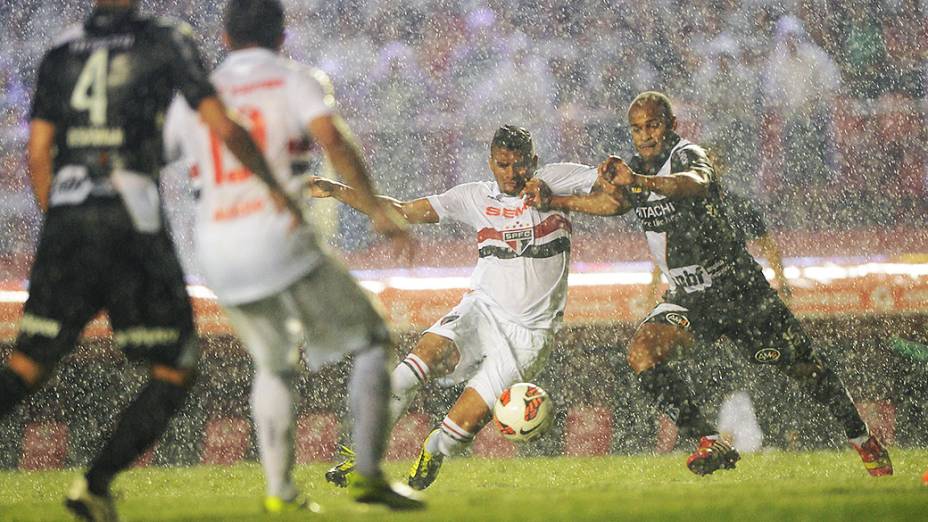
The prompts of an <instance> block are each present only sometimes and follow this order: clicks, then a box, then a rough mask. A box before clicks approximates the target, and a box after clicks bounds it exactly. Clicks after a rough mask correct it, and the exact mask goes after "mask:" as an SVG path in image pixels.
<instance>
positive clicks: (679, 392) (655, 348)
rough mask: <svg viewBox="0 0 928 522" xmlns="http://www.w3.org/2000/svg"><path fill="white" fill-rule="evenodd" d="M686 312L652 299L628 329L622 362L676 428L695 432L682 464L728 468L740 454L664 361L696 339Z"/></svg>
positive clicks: (702, 470) (703, 469) (704, 469)
mask: <svg viewBox="0 0 928 522" xmlns="http://www.w3.org/2000/svg"><path fill="white" fill-rule="evenodd" d="M688 312H689V311H688V310H687V309H686V308H683V307H681V306H677V305H673V304H669V303H662V304H660V305H658V306H657V307H656V308H655V309H654V311H653V312H652V313H651V314H650V315H649V316H648V317H647V318H646V319H645V320H644V322H642V324H641V325H640V326H639V327H638V329H637V330H636V331H635V333H634V334H633V336H632V339H631V341H630V342H629V347H628V364H629V366H630V367H631V369H632V371H633V372H635V375H637V377H638V382H639V384H640V385H641V389H642V390H643V391H644V392H645V394H647V395H648V396H649V397H651V399H652V400H654V402H655V404H656V405H657V407H658V409H659V410H660V411H661V412H663V413H664V414H666V415H667V416H668V417H670V419H672V420H673V421H674V422H675V423H676V425H677V427H678V428H679V430H680V434H681V435H683V436H690V437H697V438H699V444H698V446H697V448H696V451H694V452H693V453H692V454H691V455H690V457H689V459H688V460H687V466H688V467H689V468H690V470H691V471H692V472H693V473H696V474H697V475H707V474H709V473H712V472H714V471H715V470H717V469H730V468H733V467H734V466H735V462H737V461H738V459H739V458H740V456H739V455H738V453H737V452H736V451H735V450H734V449H733V448H732V447H731V446H730V444H728V442H727V441H725V440H723V439H722V438H721V437H720V436H719V433H718V430H717V428H716V427H715V426H713V425H712V424H711V423H710V422H709V420H708V419H707V418H706V417H705V415H704V414H703V412H702V411H701V410H700V408H699V406H698V405H697V404H696V395H695V393H693V390H692V389H691V388H690V387H689V386H688V385H687V383H686V382H685V381H684V380H683V379H682V378H681V377H680V375H679V374H678V373H677V372H675V371H674V369H673V368H671V367H670V365H669V364H667V363H668V361H669V360H670V359H671V358H672V357H673V356H674V354H676V353H679V352H680V351H681V350H686V349H688V348H690V347H692V346H693V344H694V343H695V342H696V338H695V336H694V335H693V333H692V332H691V331H690V328H691V326H692V325H691V322H690V319H689V317H688Z"/></svg>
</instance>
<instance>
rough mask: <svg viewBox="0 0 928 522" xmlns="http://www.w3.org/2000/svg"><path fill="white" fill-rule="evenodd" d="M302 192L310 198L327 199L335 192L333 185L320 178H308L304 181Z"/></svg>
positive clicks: (330, 181) (326, 179)
mask: <svg viewBox="0 0 928 522" xmlns="http://www.w3.org/2000/svg"><path fill="white" fill-rule="evenodd" d="M304 191H305V193H306V195H307V196H309V197H312V198H329V197H332V193H333V192H334V191H335V183H333V182H332V180H330V179H328V178H323V177H322V176H309V178H307V179H306V185H305V187H304Z"/></svg>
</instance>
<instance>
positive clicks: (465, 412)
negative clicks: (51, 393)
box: [407, 386, 490, 490]
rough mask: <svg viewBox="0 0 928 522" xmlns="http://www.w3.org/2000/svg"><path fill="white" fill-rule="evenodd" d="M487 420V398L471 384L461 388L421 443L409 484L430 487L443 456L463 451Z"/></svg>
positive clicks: (454, 454)
mask: <svg viewBox="0 0 928 522" xmlns="http://www.w3.org/2000/svg"><path fill="white" fill-rule="evenodd" d="M489 420H490V406H489V405H488V404H487V401H486V399H484V397H482V396H481V394H480V393H479V392H478V391H477V390H475V389H474V388H472V387H470V386H468V387H466V388H464V391H463V392H462V393H461V395H460V396H459V397H458V400H457V401H455V403H454V406H452V407H451V409H450V410H449V411H448V414H447V415H446V416H445V418H444V419H443V420H442V422H441V426H439V427H438V428H436V429H434V430H432V432H431V433H429V435H428V437H426V439H425V441H424V442H423V443H422V448H420V450H419V456H418V457H417V458H416V460H415V461H414V462H413V465H412V468H411V469H410V470H409V477H408V479H407V480H408V482H409V486H410V487H412V488H413V489H417V490H423V489H425V488H427V487H429V486H430V485H431V484H432V483H433V482H434V481H435V479H436V478H438V472H439V470H440V469H441V465H442V462H443V461H444V459H445V457H453V456H456V455H460V454H461V453H463V452H464V450H466V449H467V448H468V447H470V445H471V444H472V443H473V442H474V438H475V437H476V436H477V433H478V432H479V431H480V430H481V429H482V428H483V427H484V426H485V425H486V423H487V422H488V421H489Z"/></svg>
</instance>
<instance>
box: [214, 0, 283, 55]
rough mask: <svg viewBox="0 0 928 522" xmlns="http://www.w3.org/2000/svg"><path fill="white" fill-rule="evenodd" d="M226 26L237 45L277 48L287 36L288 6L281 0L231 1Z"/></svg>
mask: <svg viewBox="0 0 928 522" xmlns="http://www.w3.org/2000/svg"><path fill="white" fill-rule="evenodd" d="M224 25H225V30H226V33H227V34H228V35H229V39H230V40H232V44H233V46H245V45H258V46H260V47H266V48H268V49H276V48H277V46H278V45H279V44H280V39H281V37H282V36H283V34H284V7H283V5H281V3H280V0H229V3H228V4H227V5H226V11H225V18H224Z"/></svg>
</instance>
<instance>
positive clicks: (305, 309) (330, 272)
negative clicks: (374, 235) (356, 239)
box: [225, 258, 390, 372]
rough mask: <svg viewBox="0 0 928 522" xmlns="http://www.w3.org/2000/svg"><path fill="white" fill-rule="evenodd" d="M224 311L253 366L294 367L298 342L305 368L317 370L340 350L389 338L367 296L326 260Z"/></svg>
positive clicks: (278, 369)
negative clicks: (266, 294) (278, 287)
mask: <svg viewBox="0 0 928 522" xmlns="http://www.w3.org/2000/svg"><path fill="white" fill-rule="evenodd" d="M225 311H226V315H227V316H228V317H229V321H230V322H231V323H232V326H233V328H234V329H235V331H236V333H238V336H239V338H240V339H241V340H242V343H244V345H245V347H246V348H247V349H248V351H249V352H250V353H251V355H252V357H254V360H255V368H257V369H264V370H270V371H274V372H283V371H287V370H290V369H293V368H295V366H296V364H297V363H298V361H299V357H300V355H299V349H300V346H301V345H302V346H303V358H304V359H305V360H306V364H307V366H309V368H310V369H311V370H313V371H317V370H319V369H320V368H322V367H323V366H325V365H326V364H330V363H334V362H337V361H339V360H341V359H342V358H343V357H344V356H345V354H348V353H352V352H356V351H358V350H363V349H367V348H370V347H372V346H385V345H386V344H387V343H389V342H390V332H389V330H388V329H387V325H386V323H385V322H384V320H383V317H382V315H381V314H380V312H379V311H378V310H377V308H376V307H375V306H374V304H373V303H372V301H371V298H370V297H369V296H368V295H367V293H366V292H365V291H364V289H362V288H361V287H360V286H359V285H358V283H357V282H356V281H355V280H354V278H353V277H352V276H351V274H350V273H348V271H347V270H345V269H344V268H343V267H342V266H341V265H340V264H338V263H337V262H335V261H334V260H332V259H329V258H325V260H324V261H323V262H322V263H320V264H319V266H317V267H316V268H315V269H314V270H313V271H312V272H310V273H309V274H307V275H305V276H304V277H302V278H301V279H299V280H298V281H296V282H295V283H293V284H292V285H290V286H289V287H287V288H286V289H284V290H283V291H281V292H279V293H276V294H274V295H272V296H269V297H266V298H264V299H261V300H259V301H254V302H251V303H244V304H241V305H235V306H226V307H225Z"/></svg>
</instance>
